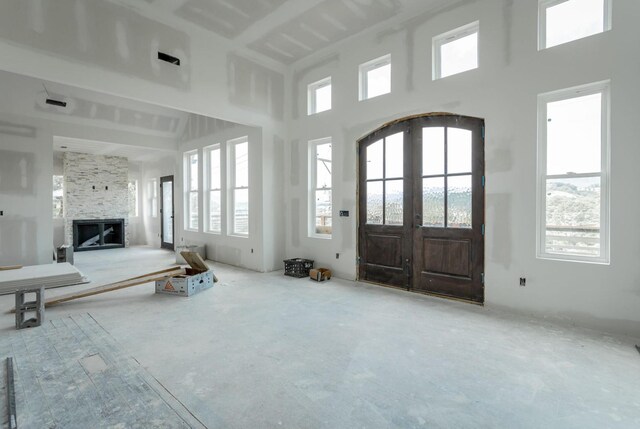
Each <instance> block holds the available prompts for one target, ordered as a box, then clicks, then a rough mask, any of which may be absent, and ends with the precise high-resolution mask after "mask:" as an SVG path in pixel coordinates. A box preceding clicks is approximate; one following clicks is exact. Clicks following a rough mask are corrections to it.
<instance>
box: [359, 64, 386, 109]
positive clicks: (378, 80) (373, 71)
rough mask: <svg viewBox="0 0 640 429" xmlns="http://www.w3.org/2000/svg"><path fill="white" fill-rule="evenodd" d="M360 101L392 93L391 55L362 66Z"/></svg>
mask: <svg viewBox="0 0 640 429" xmlns="http://www.w3.org/2000/svg"><path fill="white" fill-rule="evenodd" d="M359 71H360V101H362V100H368V99H369V98H373V97H378V96H379V95H384V94H388V93H390V92H391V54H389V55H385V56H383V57H380V58H376V59H375V60H373V61H369V62H366V63H364V64H361V65H360V70H359Z"/></svg>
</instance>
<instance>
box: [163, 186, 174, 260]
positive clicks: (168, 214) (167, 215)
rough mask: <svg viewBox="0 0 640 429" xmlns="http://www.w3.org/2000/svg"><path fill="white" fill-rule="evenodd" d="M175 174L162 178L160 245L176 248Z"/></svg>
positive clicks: (171, 248) (166, 247) (165, 247)
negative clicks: (174, 217)
mask: <svg viewBox="0 0 640 429" xmlns="http://www.w3.org/2000/svg"><path fill="white" fill-rule="evenodd" d="M173 216H174V210H173V176H165V177H161V178H160V237H161V240H160V246H161V247H162V248H164V249H170V250H173V249H174V239H173V235H174V225H173Z"/></svg>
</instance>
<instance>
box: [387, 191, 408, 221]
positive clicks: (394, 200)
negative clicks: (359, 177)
mask: <svg viewBox="0 0 640 429" xmlns="http://www.w3.org/2000/svg"><path fill="white" fill-rule="evenodd" d="M403 184H404V180H387V181H386V182H385V207H384V210H385V221H384V222H385V224H387V225H402V223H403V222H402V213H403V205H404V199H403V196H404V189H403V186H404V185H403Z"/></svg>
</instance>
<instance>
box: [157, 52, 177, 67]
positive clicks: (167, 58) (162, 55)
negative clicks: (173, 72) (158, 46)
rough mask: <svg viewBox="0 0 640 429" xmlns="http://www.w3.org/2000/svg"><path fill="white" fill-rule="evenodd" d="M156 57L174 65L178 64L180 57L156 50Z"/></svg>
mask: <svg viewBox="0 0 640 429" xmlns="http://www.w3.org/2000/svg"><path fill="white" fill-rule="evenodd" d="M158 59H159V60H160V61H165V62H167V63H170V64H173V65H176V66H179V65H180V58H176V57H173V56H171V55H169V54H165V53H164V52H158Z"/></svg>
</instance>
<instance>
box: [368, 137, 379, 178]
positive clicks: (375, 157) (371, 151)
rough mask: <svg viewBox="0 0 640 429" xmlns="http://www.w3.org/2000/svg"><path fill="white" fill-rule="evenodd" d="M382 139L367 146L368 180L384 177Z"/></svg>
mask: <svg viewBox="0 0 640 429" xmlns="http://www.w3.org/2000/svg"><path fill="white" fill-rule="evenodd" d="M382 162H383V154H382V140H378V141H377V142H375V143H372V144H370V145H369V146H368V147H367V180H372V179H382Z"/></svg>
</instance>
